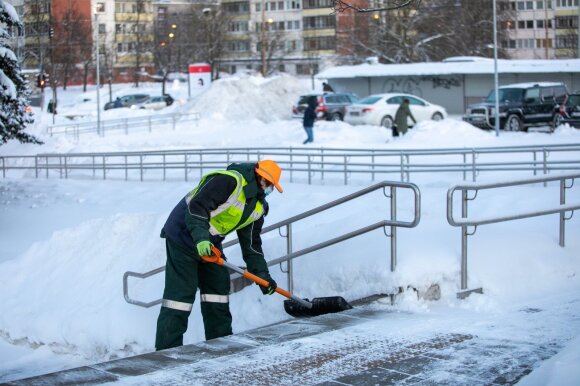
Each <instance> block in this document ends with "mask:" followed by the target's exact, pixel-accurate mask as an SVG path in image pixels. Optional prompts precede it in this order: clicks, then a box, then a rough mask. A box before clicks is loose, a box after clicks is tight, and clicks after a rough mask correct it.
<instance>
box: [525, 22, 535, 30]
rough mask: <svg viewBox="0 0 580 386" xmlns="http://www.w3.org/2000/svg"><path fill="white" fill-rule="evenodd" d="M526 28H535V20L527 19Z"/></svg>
mask: <svg viewBox="0 0 580 386" xmlns="http://www.w3.org/2000/svg"><path fill="white" fill-rule="evenodd" d="M526 28H527V29H534V21H533V20H526Z"/></svg>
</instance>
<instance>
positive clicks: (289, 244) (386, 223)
mask: <svg viewBox="0 0 580 386" xmlns="http://www.w3.org/2000/svg"><path fill="white" fill-rule="evenodd" d="M379 189H382V190H383V194H384V195H385V196H386V197H387V198H389V201H390V205H389V206H390V218H389V219H387V220H383V221H379V222H376V223H374V224H371V225H367V226H365V227H362V228H359V229H357V230H354V231H352V232H349V233H346V234H343V235H341V236H338V237H335V238H332V239H328V240H324V241H322V242H320V243H317V244H315V245H312V246H310V247H307V248H304V249H301V250H298V251H293V239H294V236H293V231H292V225H293V224H295V223H296V222H298V221H300V220H303V219H305V218H308V217H311V216H314V215H316V214H318V213H321V212H324V211H326V210H328V209H331V208H334V207H336V206H338V205H341V204H344V203H346V202H349V201H352V200H354V199H357V198H359V197H362V196H365V195H367V194H369V193H372V192H374V191H376V190H379ZM397 189H408V190H410V191H411V192H412V193H413V200H412V205H413V219H412V220H410V221H401V220H398V219H397ZM387 190H388V192H387ZM420 219H421V192H420V190H419V188H418V187H417V185H415V184H411V183H406V182H392V181H383V182H380V183H378V184H375V185H372V186H369V187H368V188H365V189H362V190H359V191H358V192H355V193H352V194H349V195H347V196H345V197H342V198H339V199H337V200H334V201H332V202H329V203H327V204H324V205H321V206H319V207H317V208H314V209H311V210H309V211H306V212H304V213H301V214H298V215H296V216H293V217H290V218H288V219H286V220H282V221H279V222H277V223H275V224H272V225H270V226H268V227H266V228H264V230H263V231H262V233H261V234H262V235H264V234H266V233H268V232H271V231H274V230H278V233H279V234H280V236H281V237H284V238H286V255H284V256H281V257H278V258H276V259H273V260H270V261H268V266H269V267H271V266H273V265H276V264H280V268H281V269H282V263H286V270H285V271H284V270H283V269H282V272H284V273H286V275H287V279H288V290H289V291H291V292H292V291H293V287H294V273H293V272H294V271H293V269H292V261H293V259H295V258H297V257H299V256H303V255H306V254H308V253H312V252H315V251H318V250H320V249H322V248H326V247H329V246H331V245H334V244H337V243H340V242H342V241H345V240H349V239H351V238H354V237H357V236H360V235H363V234H365V233H368V232H370V231H373V230H375V229H379V228H383V230H384V232H385V235H386V236H387V237H389V238H390V240H391V271H395V268H396V265H397V228H398V227H403V228H414V227H416V226H417V225H418V224H419V221H420ZM387 228H389V230H390V233H389V232H387ZM282 231H284V233H282ZM238 242H239V241H238V239H235V240H232V241H228V242H226V243H224V244H223V247H224V249H225V248H228V247H231V246H233V245H236V244H238ZM164 270H165V266H163V267H159V268H156V269H154V270H151V271H149V272H146V273H138V272H131V271H128V272H125V274H124V275H123V294H124V296H125V300H126V301H127V302H128V303H130V304H134V305H137V306H141V307H146V308H149V307H152V306H154V305H156V304H160V303H161V299H157V300H153V301H151V302H143V301H140V300H135V299H132V298H131V297H130V296H129V277H134V278H138V279H145V278H148V277H150V276H153V275H156V274H158V273H161V272H163V271H164ZM239 276H240V275H239V274H234V275H233V276H231V279H232V280H235V279H236V278H237V277H239Z"/></svg>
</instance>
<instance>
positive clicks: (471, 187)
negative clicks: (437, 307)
mask: <svg viewBox="0 0 580 386" xmlns="http://www.w3.org/2000/svg"><path fill="white" fill-rule="evenodd" d="M576 178H580V173H574V174H562V175H557V176H550V177H535V178H527V179H521V180H514V181H503V182H493V183H473V184H460V185H455V186H453V187H451V188H449V190H447V222H448V223H449V224H450V225H451V226H454V227H461V291H460V292H459V293H458V294H457V296H458V297H459V298H465V297H467V296H469V295H470V294H471V293H473V292H478V293H483V289H482V288H476V289H471V290H469V289H468V288H467V237H468V236H472V235H474V234H475V231H476V230H477V227H478V226H479V225H486V224H494V223H499V222H504V221H512V220H520V219H524V218H530V217H537V216H544V215H548V214H555V213H559V214H560V229H559V245H560V246H561V247H564V246H565V221H567V220H570V219H571V218H572V216H573V215H574V210H576V209H580V203H575V204H568V205H566V189H571V188H572V186H573V185H574V179H576ZM570 179H571V180H572V183H571V184H570V186H568V185H566V181H567V180H570ZM550 181H560V205H559V206H557V207H551V208H546V209H542V210H534V211H529V212H525V213H518V214H511V215H506V216H497V217H488V218H479V219H469V218H468V217H467V212H468V208H467V203H468V201H472V200H475V198H476V197H477V193H478V191H479V190H484V189H495V188H504V187H511V186H518V185H527V184H537V183H540V182H541V183H544V185H545V184H546V183H548V182H550ZM458 190H460V191H461V217H462V218H461V219H455V218H454V213H453V197H454V196H455V192H456V191H458ZM470 191H472V192H474V193H473V197H470V196H469V193H468V192H470ZM570 211H571V212H572V213H571V214H570V217H566V215H565V214H566V212H570ZM470 226H472V227H475V228H474V229H473V232H471V233H470V232H468V227H470Z"/></svg>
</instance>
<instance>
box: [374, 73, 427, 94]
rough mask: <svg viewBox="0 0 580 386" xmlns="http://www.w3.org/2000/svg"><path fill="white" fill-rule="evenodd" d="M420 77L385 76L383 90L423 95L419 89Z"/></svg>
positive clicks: (385, 91)
mask: <svg viewBox="0 0 580 386" xmlns="http://www.w3.org/2000/svg"><path fill="white" fill-rule="evenodd" d="M420 83H421V79H420V78H418V77H413V76H411V77H405V78H403V77H397V78H387V79H385V81H384V82H383V88H382V90H383V92H384V93H389V92H402V93H405V94H412V95H417V96H420V97H421V96H423V90H421V85H420Z"/></svg>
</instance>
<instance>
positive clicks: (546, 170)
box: [542, 148, 548, 187]
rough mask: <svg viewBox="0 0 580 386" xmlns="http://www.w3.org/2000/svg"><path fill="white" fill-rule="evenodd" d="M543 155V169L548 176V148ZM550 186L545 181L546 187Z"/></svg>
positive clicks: (543, 151)
mask: <svg viewBox="0 0 580 386" xmlns="http://www.w3.org/2000/svg"><path fill="white" fill-rule="evenodd" d="M542 153H543V157H544V160H543V168H544V175H546V174H548V151H547V150H546V148H544V149H542ZM546 186H548V183H547V182H546V181H544V187H546Z"/></svg>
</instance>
